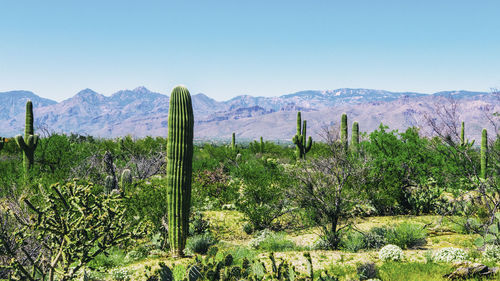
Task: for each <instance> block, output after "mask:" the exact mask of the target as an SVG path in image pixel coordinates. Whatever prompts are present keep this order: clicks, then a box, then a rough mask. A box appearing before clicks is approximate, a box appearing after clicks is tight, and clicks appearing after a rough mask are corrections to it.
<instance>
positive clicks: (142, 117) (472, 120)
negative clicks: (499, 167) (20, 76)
mask: <svg viewBox="0 0 500 281" xmlns="http://www.w3.org/2000/svg"><path fill="white" fill-rule="evenodd" d="M450 97H451V98H454V99H456V100H457V101H458V104H459V112H460V113H461V117H462V119H464V120H465V121H466V122H467V123H468V127H467V128H469V129H470V130H471V131H472V130H474V129H475V128H476V129H477V130H480V128H481V127H482V126H486V125H487V122H486V121H485V118H484V116H483V115H484V113H483V112H485V111H486V112H490V111H491V112H495V111H500V108H499V107H500V102H499V101H500V100H499V99H498V97H497V96H496V95H493V94H490V93H486V92H469V91H446V92H438V93H435V94H432V95H428V94H422V93H415V92H390V91H385V90H371V89H347V88H343V89H336V90H326V91H314V90H309V91H301V92H297V93H292V94H287V95H282V96H279V97H253V96H249V95H242V96H237V97H234V98H232V99H230V100H228V101H216V100H214V99H212V98H210V97H208V96H206V95H204V94H202V93H200V94H195V95H192V100H193V109H194V112H195V119H196V124H195V138H198V139H225V138H229V136H230V135H231V133H232V132H236V134H237V136H238V137H239V138H245V139H254V138H257V137H259V136H264V137H265V138H266V139H283V140H288V139H290V138H291V136H292V135H293V134H294V132H295V124H296V123H295V116H296V112H297V111H298V110H301V111H303V118H304V119H307V120H308V133H309V134H311V135H313V136H314V137H316V138H318V137H319V135H320V133H321V128H322V127H324V126H325V125H335V124H337V123H338V120H340V115H341V114H342V113H344V112H346V113H347V114H348V116H349V119H350V120H349V123H352V121H354V120H356V121H358V122H360V129H361V130H362V131H372V130H374V129H376V128H377V127H378V126H379V124H380V123H381V122H383V123H384V124H387V125H389V127H390V128H394V129H400V130H402V129H405V128H406V127H408V126H413V125H419V124H418V123H420V124H421V123H422V120H419V119H422V116H423V114H425V113H427V112H430V111H431V109H432V108H433V106H435V104H436V103H437V102H443V101H446V99H447V98H450ZM28 99H31V100H32V101H33V105H34V113H35V123H36V124H37V125H38V126H45V127H46V128H47V129H49V130H50V131H54V132H64V133H70V132H74V133H79V134H89V135H95V136H101V137H116V136H122V135H128V134H130V135H134V136H138V137H142V136H146V135H152V136H157V135H160V136H166V128H167V116H168V105H169V97H168V96H167V95H164V94H161V93H155V92H151V91H149V90H148V89H146V88H145V87H138V88H135V89H133V90H122V91H118V92H116V93H114V94H112V95H111V96H104V95H101V94H99V93H97V92H95V91H93V90H91V89H84V90H82V91H80V92H78V93H77V94H76V95H75V96H73V97H72V98H69V99H66V100H64V101H62V102H59V103H57V102H55V101H52V100H48V99H43V98H40V97H38V96H36V95H35V94H33V93H32V92H28V91H11V92H5V93H0V122H1V124H3V125H2V126H0V136H13V135H16V134H20V133H22V131H23V129H24V109H25V103H26V101H27V100H28ZM481 116H483V117H481ZM479 133H480V132H477V133H471V134H472V135H474V136H477V135H479Z"/></svg>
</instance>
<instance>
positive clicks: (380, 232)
mask: <svg viewBox="0 0 500 281" xmlns="http://www.w3.org/2000/svg"><path fill="white" fill-rule="evenodd" d="M387 231H388V229H387V228H386V227H373V228H371V229H370V231H368V232H367V233H365V235H364V241H365V247H366V248H367V249H380V248H382V247H383V246H384V245H386V244H387V239H386V238H385V237H386V235H387Z"/></svg>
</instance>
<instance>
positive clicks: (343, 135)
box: [340, 113, 348, 150]
mask: <svg viewBox="0 0 500 281" xmlns="http://www.w3.org/2000/svg"><path fill="white" fill-rule="evenodd" d="M340 141H341V142H342V144H343V145H344V147H345V149H346V150H347V146H348V143H347V114H345V113H344V114H342V120H341V122H340Z"/></svg>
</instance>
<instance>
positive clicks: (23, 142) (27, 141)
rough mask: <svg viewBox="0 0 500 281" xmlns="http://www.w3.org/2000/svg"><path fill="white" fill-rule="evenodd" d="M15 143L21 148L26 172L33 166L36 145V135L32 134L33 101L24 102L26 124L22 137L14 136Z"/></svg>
mask: <svg viewBox="0 0 500 281" xmlns="http://www.w3.org/2000/svg"><path fill="white" fill-rule="evenodd" d="M16 143H17V145H18V146H19V148H21V149H22V150H23V165H24V170H25V171H26V172H27V171H29V170H30V169H31V167H33V163H34V162H35V149H36V146H37V145H38V135H35V134H34V129H33V103H32V102H31V101H30V100H29V101H28V102H26V125H25V127H24V138H23V137H22V136H21V135H17V136H16Z"/></svg>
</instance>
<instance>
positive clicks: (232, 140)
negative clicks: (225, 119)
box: [231, 132, 236, 150]
mask: <svg viewBox="0 0 500 281" xmlns="http://www.w3.org/2000/svg"><path fill="white" fill-rule="evenodd" d="M231 148H232V149H233V150H236V133H234V132H233V137H232V139H231Z"/></svg>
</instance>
